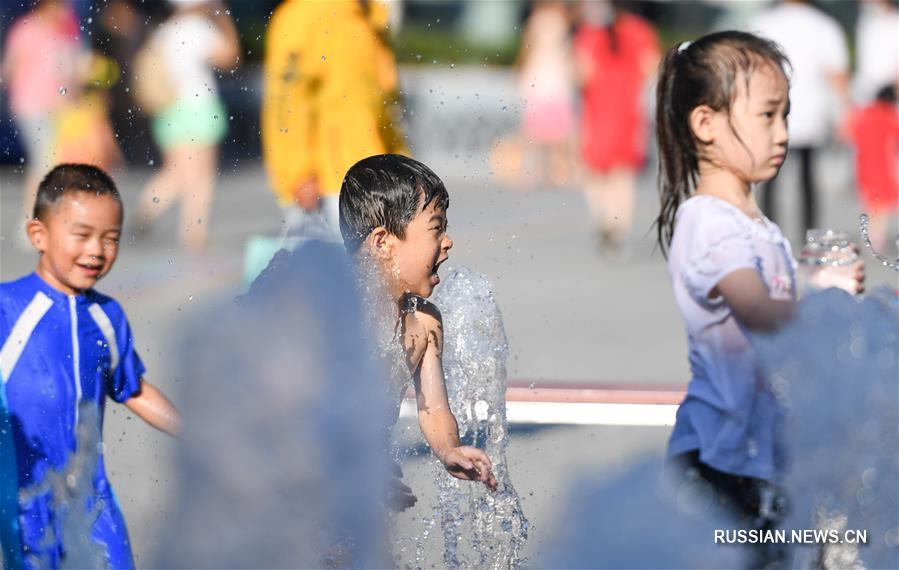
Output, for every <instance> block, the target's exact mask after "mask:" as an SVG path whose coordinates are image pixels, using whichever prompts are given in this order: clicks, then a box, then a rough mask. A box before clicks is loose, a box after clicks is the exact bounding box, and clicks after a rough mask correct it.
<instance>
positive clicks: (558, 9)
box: [518, 0, 575, 186]
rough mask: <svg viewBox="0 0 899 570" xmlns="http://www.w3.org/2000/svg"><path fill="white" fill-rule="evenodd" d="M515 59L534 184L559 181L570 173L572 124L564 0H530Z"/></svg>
mask: <svg viewBox="0 0 899 570" xmlns="http://www.w3.org/2000/svg"><path fill="white" fill-rule="evenodd" d="M518 58H519V66H520V69H519V75H518V85H519V91H520V93H521V96H522V98H523V99H524V117H523V124H522V130H523V134H524V137H525V139H526V141H527V146H526V147H525V148H527V149H533V152H532V153H527V152H526V154H532V156H531V157H530V158H531V159H532V160H531V161H528V162H530V164H531V165H532V166H531V167H530V171H531V172H532V173H536V174H537V177H536V178H531V180H537V181H538V183H546V184H550V185H553V186H561V185H564V184H566V183H567V182H568V180H569V178H570V176H571V156H570V152H571V148H570V147H571V137H572V132H573V128H574V117H575V113H574V102H573V100H572V89H573V80H574V76H573V74H574V70H573V66H572V65H571V60H572V58H571V22H570V21H569V14H568V7H567V5H566V4H565V3H564V2H556V1H543V0H538V1H536V2H533V12H531V15H530V17H529V18H528V20H527V23H526V24H525V28H524V36H523V37H522V45H521V51H520V52H519V55H518ZM526 168H528V167H526Z"/></svg>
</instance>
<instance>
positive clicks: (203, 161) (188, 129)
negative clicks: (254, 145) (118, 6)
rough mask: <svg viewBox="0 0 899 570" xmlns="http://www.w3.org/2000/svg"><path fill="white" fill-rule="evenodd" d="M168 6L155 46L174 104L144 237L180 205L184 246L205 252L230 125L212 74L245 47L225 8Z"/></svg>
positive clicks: (189, 1)
mask: <svg viewBox="0 0 899 570" xmlns="http://www.w3.org/2000/svg"><path fill="white" fill-rule="evenodd" d="M169 3H170V4H171V5H172V7H173V8H174V9H175V12H174V13H173V14H172V16H171V17H170V18H169V19H167V20H166V21H165V22H163V23H162V25H161V26H160V27H159V29H158V30H157V31H156V32H155V33H154V34H153V35H152V36H151V39H150V41H154V42H157V46H158V49H159V50H160V52H161V58H162V60H163V64H164V66H165V69H166V71H167V73H166V75H165V76H166V79H167V80H168V81H167V82H168V83H169V84H170V88H171V90H172V92H173V97H172V101H171V103H170V104H168V105H166V106H165V107H164V108H162V109H161V110H160V111H159V112H158V113H157V114H156V115H155V116H154V117H153V120H152V123H151V126H152V132H153V138H154V139H155V141H156V144H157V145H158V146H159V147H160V149H161V150H162V153H163V160H162V162H163V165H162V168H161V169H160V171H159V172H158V173H157V174H156V175H155V176H154V177H153V178H152V179H150V181H149V182H148V183H147V186H146V187H145V188H144V191H143V193H142V194H141V197H140V201H139V204H138V219H139V220H140V223H141V226H140V228H139V233H145V232H147V231H149V228H150V226H151V225H152V224H153V222H154V221H155V220H156V219H157V218H158V217H159V216H160V215H161V214H162V213H163V212H164V211H165V210H166V209H167V208H168V207H169V206H172V205H174V203H175V202H176V201H178V200H180V201H181V202H182V204H181V224H180V227H179V240H180V242H181V244H182V245H184V246H186V247H188V248H190V249H193V250H200V249H203V248H204V247H205V245H206V240H207V236H208V227H209V213H210V209H211V206H212V195H213V189H214V186H215V173H216V165H217V162H218V145H219V143H220V142H221V141H222V139H223V138H224V136H225V132H226V130H227V124H228V122H227V115H228V113H227V110H226V109H225V107H224V105H223V104H222V101H221V98H220V97H219V93H218V87H217V85H216V79H215V74H214V73H213V67H216V68H218V69H233V68H235V67H236V66H237V63H238V56H239V53H240V51H239V50H240V47H239V44H238V37H237V30H236V29H235V27H234V22H233V21H232V20H231V17H230V15H229V14H230V12H229V11H228V10H227V9H226V8H225V6H224V4H222V3H221V2H220V1H217V0H215V1H206V0H169Z"/></svg>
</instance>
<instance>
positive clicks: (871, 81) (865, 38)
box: [853, 3, 899, 104]
mask: <svg viewBox="0 0 899 570" xmlns="http://www.w3.org/2000/svg"><path fill="white" fill-rule="evenodd" d="M855 29H856V33H855V38H856V42H858V43H857V45H856V64H857V65H856V72H855V81H854V85H853V87H854V94H855V98H856V101H857V102H858V103H860V104H866V103H869V102H871V101H872V100H873V99H874V96H875V95H877V91H878V90H879V89H881V88H882V87H886V86H887V85H889V84H890V83H893V82H895V81H896V79H897V76H899V10H896V9H889V10H887V9H884V8H882V7H881V6H878V5H873V4H867V3H866V4H863V5H862V11H861V14H860V15H859V18H858V23H857V24H856V28H855Z"/></svg>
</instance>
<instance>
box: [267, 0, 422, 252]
mask: <svg viewBox="0 0 899 570" xmlns="http://www.w3.org/2000/svg"><path fill="white" fill-rule="evenodd" d="M387 27H388V26H387V8H386V6H384V5H383V4H381V3H376V2H369V1H366V0H287V1H285V2H283V3H282V4H281V5H279V6H278V8H277V9H276V10H275V12H274V14H273V15H272V18H271V21H270V22H269V26H268V33H267V35H266V46H265V50H266V51H265V92H264V98H263V103H262V148H263V158H264V159H265V165H266V169H267V171H268V175H269V181H270V183H271V186H272V188H273V189H274V192H275V195H276V196H277V198H278V203H279V205H280V206H281V208H282V211H283V214H284V223H285V224H286V228H285V229H286V231H287V233H288V234H289V235H297V234H299V233H301V232H303V231H307V230H304V226H307V225H308V224H310V223H320V222H321V221H322V220H323V221H324V222H325V223H326V224H327V227H328V229H329V230H330V231H332V232H333V234H334V236H336V237H338V238H339V236H340V228H339V226H338V215H337V212H338V195H339V193H340V185H341V182H342V181H343V175H344V174H345V173H346V171H347V170H348V169H349V167H350V166H352V165H353V164H355V163H356V162H357V161H359V160H360V159H362V158H365V157H367V156H371V155H373V154H381V153H385V152H404V151H405V143H404V141H403V137H402V134H401V131H400V129H399V124H398V123H399V118H398V117H396V118H394V114H395V113H394V112H395V111H396V109H397V97H396V90H397V72H396V63H395V61H394V58H393V53H392V52H391V51H390V48H389V46H388V45H387V43H386V41H385V37H384V35H385V33H386V31H387ZM314 218H318V220H316V222H313V219H314Z"/></svg>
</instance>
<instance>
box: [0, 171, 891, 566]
mask: <svg viewBox="0 0 899 570" xmlns="http://www.w3.org/2000/svg"><path fill="white" fill-rule="evenodd" d="M830 158H831V159H830V160H826V161H825V162H824V163H823V164H822V174H823V175H822V180H823V181H824V186H825V187H824V189H823V192H822V194H823V198H824V212H823V214H824V222H825V224H826V225H828V226H832V227H838V228H844V229H850V230H854V229H855V228H856V227H857V224H856V222H855V220H856V219H857V216H858V206H857V204H856V202H855V200H854V197H853V196H852V195H851V190H850V189H849V188H848V187H847V184H846V180H848V178H847V177H846V175H845V168H846V167H847V165H848V163H847V162H846V161H845V159H844V157H843V155H840V154H833V156H831V157H830ZM425 160H426V162H429V163H430V164H431V165H432V166H433V167H434V169H435V170H436V171H437V172H438V174H441V175H442V176H443V177H444V178H445V180H446V182H447V185H448V187H449V189H450V194H451V207H450V210H449V220H450V232H451V234H452V236H453V238H454V240H455V247H454V249H453V250H452V252H451V256H450V259H451V263H450V264H451V265H452V264H464V265H467V266H469V267H471V268H473V269H475V270H476V271H479V272H481V273H484V274H486V275H487V276H488V277H489V278H490V279H491V280H492V282H493V283H494V287H495V293H496V298H497V300H498V302H499V304H500V307H501V309H502V311H503V315H504V319H505V325H506V330H507V333H508V337H509V341H510V347H511V358H510V362H509V377H510V379H531V380H538V379H539V380H545V381H549V382H564V381H572V380H573V381H589V382H597V383H602V384H615V385H621V386H637V385H653V386H660V385H664V386H671V387H683V386H685V384H686V381H687V380H688V378H689V375H688V367H687V362H686V340H685V337H684V332H683V330H682V328H681V324H680V317H679V315H678V314H677V311H676V308H675V306H674V301H673V298H672V294H671V289H670V286H669V282H668V277H667V273H666V271H665V265H664V261H663V259H662V257H661V255H660V254H659V253H658V252H654V251H653V243H652V233H651V231H650V229H649V227H650V223H651V220H652V215H653V212H654V208H655V191H654V190H653V186H652V184H653V182H652V179H651V177H650V176H647V177H646V178H644V179H643V180H642V181H641V187H640V190H639V208H638V212H639V214H638V217H637V222H636V225H635V229H634V232H633V236H632V240H631V244H630V251H631V254H630V257H629V259H627V260H626V261H623V262H609V261H607V260H604V259H603V258H601V257H600V256H598V255H597V254H596V251H595V249H594V242H593V236H592V234H591V229H590V226H589V224H588V221H587V219H586V210H585V205H584V203H583V199H582V197H581V196H580V194H578V193H577V192H576V191H574V190H573V189H569V190H562V191H539V190H538V191H531V192H522V191H518V190H515V189H508V188H501V187H500V186H498V185H497V184H495V183H494V182H492V181H490V180H489V179H487V177H486V176H485V175H484V174H483V172H481V173H478V172H476V169H474V168H473V169H472V170H471V171H469V172H466V171H463V170H459V169H453V170H452V171H451V172H446V171H444V169H442V168H441V164H440V161H439V159H437V158H429V157H425ZM481 170H482V171H483V164H481ZM149 175H150V172H149V171H136V172H132V173H128V174H120V175H118V177H117V178H118V180H119V184H120V187H121V190H122V192H123V194H124V196H125V200H126V212H129V211H133V204H134V202H135V199H136V195H137V193H138V192H139V190H140V187H141V185H142V183H143V182H144V181H145V180H146V179H147V178H148V177H149ZM791 175H792V172H791V171H790V168H789V164H788V166H787V168H786V172H785V173H784V176H785V177H789V176H791ZM20 181H21V178H20V175H19V173H18V172H16V171H14V170H12V169H7V170H2V171H0V235H2V239H0V278H2V279H3V280H4V281H5V280H9V279H12V278H15V277H17V276H19V275H21V274H24V273H26V272H28V271H31V270H32V269H33V267H34V264H35V261H36V256H35V254H34V253H33V252H30V251H24V250H22V249H20V248H18V247H16V238H15V235H14V232H15V228H16V223H15V222H16V218H17V216H18V213H19V199H20V192H19V185H20ZM788 187H789V184H786V183H785V184H782V185H781V188H783V189H784V190H783V192H784V195H785V202H786V207H787V213H788V214H789V212H790V211H792V210H795V205H794V204H792V202H791V199H790V196H789V195H788V191H787V190H786V189H787V188H788ZM126 218H127V215H126ZM211 224H212V226H211V241H212V243H211V247H210V248H209V250H208V252H207V253H205V254H203V255H189V254H186V253H183V252H181V251H179V249H178V247H177V245H176V243H175V240H174V233H175V232H174V228H175V216H174V212H172V213H170V214H168V215H167V216H166V217H165V218H163V219H162V220H161V225H160V226H159V227H158V228H157V229H156V230H155V232H154V233H153V235H152V236H150V238H148V239H147V240H146V241H141V242H136V243H135V242H133V241H132V240H130V239H125V240H124V245H123V248H122V251H121V254H120V257H119V261H118V263H117V265H116V267H115V269H114V270H113V272H112V273H111V275H110V276H109V277H108V278H107V279H106V280H105V281H104V282H103V283H102V284H101V287H99V289H100V290H102V291H104V292H106V293H108V294H111V295H113V296H115V297H117V298H118V299H119V300H120V301H121V302H122V304H123V305H124V307H125V309H126V311H127V313H128V315H129V318H130V321H131V324H132V328H133V330H134V334H135V338H136V343H137V347H138V350H139V351H140V353H141V356H142V358H143V359H144V361H145V363H146V365H147V369H148V373H147V377H148V379H149V380H151V381H153V382H154V383H156V384H157V385H159V386H160V387H161V388H162V389H163V390H164V391H166V392H167V393H168V394H170V395H171V397H172V398H173V400H174V401H175V402H176V404H177V402H178V397H179V396H178V394H179V385H180V384H181V383H183V382H189V381H190V379H189V378H180V379H179V378H174V377H173V376H172V375H173V372H172V360H173V357H172V356H173V354H174V353H175V350H176V348H177V347H176V346H174V341H173V340H172V339H173V338H175V337H176V335H175V334H174V333H175V332H176V331H177V330H178V327H179V322H181V321H182V319H184V318H185V317H188V316H190V315H192V314H195V313H196V312H197V311H198V310H199V309H200V307H202V306H204V305H207V304H209V303H212V302H213V301H214V300H216V299H222V298H227V297H230V296H233V295H234V294H236V293H237V292H238V291H239V289H240V285H239V283H240V276H241V267H242V248H243V244H244V243H245V240H246V239H247V237H248V236H250V235H252V234H271V235H273V234H274V233H275V232H276V228H277V225H278V212H277V209H276V208H275V205H274V201H273V199H272V197H271V195H270V194H269V193H268V191H267V189H266V182H265V177H264V174H263V171H262V169H261V168H260V167H259V166H258V165H247V166H245V167H244V166H242V167H241V170H240V171H239V172H238V173H232V172H230V169H229V171H228V172H226V173H224V174H223V176H222V178H221V180H220V184H219V187H218V189H217V195H216V203H215V210H214V214H213V217H212V222H211ZM785 225H786V229H787V231H793V230H791V228H790V225H789V224H785ZM126 227H127V221H126ZM891 253H892V252H891ZM866 259H867V260H868V261H869V263H870V265H869V284H870V285H876V284H888V285H890V286H893V287H895V286H896V274H895V273H893V272H892V271H888V270H886V269H884V268H882V267H878V266H876V265H875V264H874V263H873V260H872V258H871V257H870V256H866ZM666 437H667V430H665V429H661V428H612V427H596V428H572V427H566V428H562V427H559V428H545V429H540V430H537V431H515V432H513V435H512V440H511V446H510V465H511V470H512V471H511V473H512V479H513V481H514V482H515V483H516V485H517V486H518V487H519V490H520V491H521V492H522V496H523V497H524V506H525V509H526V514H527V516H528V517H529V518H530V520H531V522H532V523H533V525H534V527H533V532H532V535H531V542H530V544H529V547H528V549H529V553H530V555H532V556H533V555H534V554H535V553H539V552H540V549H541V544H543V541H545V540H546V538H547V537H548V536H549V532H550V530H551V529H552V528H553V524H554V522H553V521H555V520H557V519H558V517H559V516H561V514H562V513H560V512H559V508H560V505H561V501H560V500H559V499H560V498H562V497H564V496H567V495H568V494H569V493H570V492H572V488H571V481H573V480H574V478H575V477H576V476H579V475H581V474H595V476H596V477H603V476H605V475H604V474H608V473H610V472H615V471H617V470H619V469H622V468H624V466H626V465H627V464H629V463H630V462H632V461H633V460H634V459H635V458H637V457H638V456H641V455H643V454H646V453H650V454H659V453H661V451H662V449H663V448H664V443H665V438H666ZM105 438H106V443H107V447H108V452H107V465H108V468H109V471H110V476H111V479H112V481H113V484H114V486H115V488H116V491H117V494H118V497H119V500H120V502H121V504H122V506H123V509H124V511H125V516H126V520H127V521H128V525H129V528H130V532H131V536H132V541H133V543H134V550H135V554H136V556H137V561H138V564H141V563H142V562H143V563H144V564H146V561H147V560H148V558H147V556H148V553H149V552H151V550H152V549H153V548H154V547H155V546H158V545H157V544H156V541H157V537H159V536H160V529H161V528H162V527H163V525H165V521H166V513H167V509H168V503H167V502H168V500H169V497H170V493H171V489H172V481H171V479H170V475H169V474H170V473H171V465H172V461H173V451H174V444H173V442H172V440H170V439H169V438H167V437H165V436H162V435H160V434H158V433H156V432H154V431H153V430H152V429H150V428H148V427H146V426H144V425H143V424H142V423H141V422H139V421H137V420H135V419H134V418H133V417H132V416H131V415H130V414H129V413H128V412H127V411H126V410H125V409H124V408H123V407H120V406H116V405H115V404H110V409H109V410H108V414H107V420H106V427H105ZM410 461H411V462H410V465H409V469H408V470H409V473H410V475H409V476H410V479H411V480H412V482H413V485H414V486H415V487H416V490H417V491H419V492H420V493H421V494H422V495H426V491H424V490H423V489H426V488H427V472H426V471H424V470H423V469H424V463H425V461H430V460H420V459H419V460H410ZM427 504H428V501H427V500H423V501H422V502H421V503H420V508H422V509H425V508H427V506H426V505H427ZM422 512H423V511H422ZM404 516H405V515H404ZM418 516H420V513H418V514H416V513H410V514H409V517H411V518H410V519H409V520H408V521H407V522H406V523H402V522H401V525H407V526H405V527H403V528H410V529H411V528H413V526H410V525H411V524H412V523H411V522H409V521H413V520H414V519H415V518H416V517H418ZM434 562H435V563H436V562H437V561H434Z"/></svg>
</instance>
